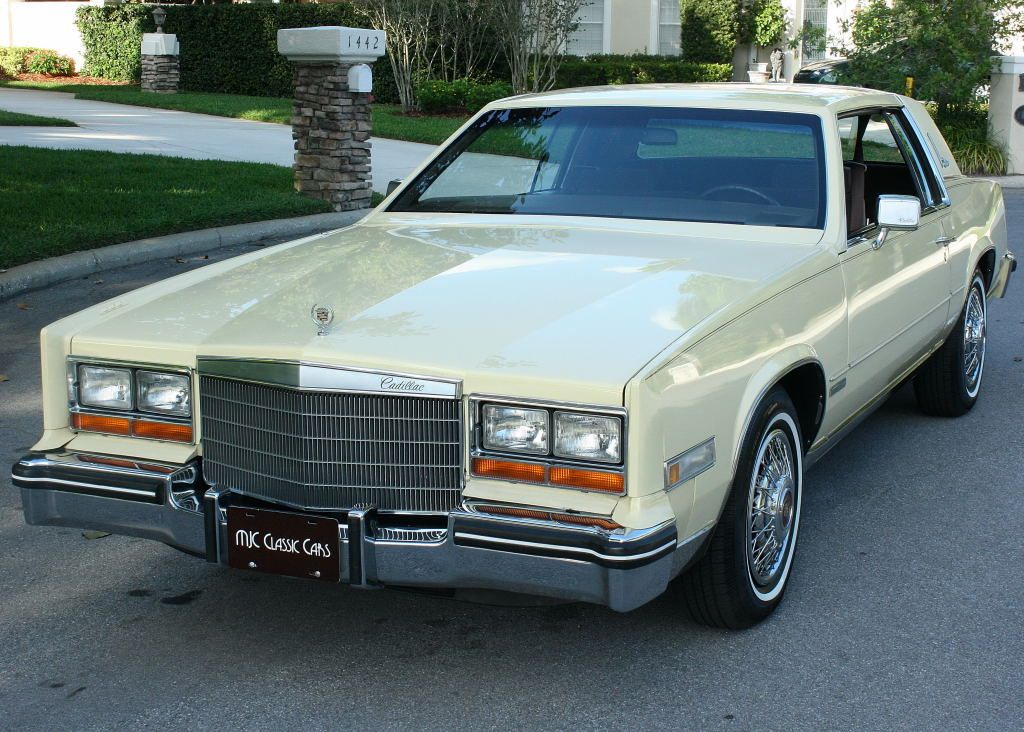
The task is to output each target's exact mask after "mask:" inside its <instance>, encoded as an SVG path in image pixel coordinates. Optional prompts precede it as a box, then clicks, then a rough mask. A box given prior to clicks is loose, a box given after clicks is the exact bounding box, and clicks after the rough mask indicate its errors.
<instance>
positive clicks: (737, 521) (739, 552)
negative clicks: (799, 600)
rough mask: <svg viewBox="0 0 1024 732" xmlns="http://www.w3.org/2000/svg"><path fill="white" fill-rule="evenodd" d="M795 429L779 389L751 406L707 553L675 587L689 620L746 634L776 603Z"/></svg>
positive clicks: (792, 525) (786, 561)
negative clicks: (752, 410)
mask: <svg viewBox="0 0 1024 732" xmlns="http://www.w3.org/2000/svg"><path fill="white" fill-rule="evenodd" d="M800 445H801V442H800V428H799V427H798V425H797V421H796V409H795V408H794V407H793V403H792V402H791V401H790V399H789V395H788V394H786V392H785V390H783V389H776V390H774V391H773V392H771V393H770V394H769V395H768V396H767V397H766V398H765V400H764V401H763V402H762V404H761V405H760V406H759V407H758V409H757V412H756V413H755V415H754V419H753V420H752V423H751V425H750V428H749V429H748V432H747V435H746V437H745V438H744V440H743V445H742V447H741V450H740V459H739V462H738V465H737V471H736V475H735V477H734V478H733V483H732V487H731V489H730V492H729V497H728V499H727V500H726V504H725V508H724V509H723V511H722V516H721V518H720V519H719V522H718V526H717V527H716V528H715V532H714V534H713V536H712V538H711V541H710V544H709V546H708V550H707V553H706V554H705V555H704V557H703V558H702V559H701V560H700V561H699V562H698V563H697V565H696V566H695V567H694V568H693V569H691V570H690V572H688V573H687V574H686V575H685V576H684V577H683V578H682V581H681V582H680V590H681V591H682V592H683V593H684V596H685V602H686V605H687V608H688V610H689V612H690V614H691V615H692V616H693V618H694V619H695V620H697V621H698V622H701V623H704V624H706V625H714V626H718V627H722V628H733V629H739V628H747V627H750V626H751V625H754V624H755V623H758V622H760V621H761V620H763V619H765V618H766V617H768V615H770V614H771V613H772V611H773V610H774V609H775V608H776V606H778V604H779V602H781V601H782V596H783V594H784V593H785V591H786V584H787V582H788V580H789V576H790V572H791V570H792V567H793V556H794V553H795V552H796V540H797V534H798V531H799V528H800V508H801V502H802V492H803V465H802V454H801V450H800Z"/></svg>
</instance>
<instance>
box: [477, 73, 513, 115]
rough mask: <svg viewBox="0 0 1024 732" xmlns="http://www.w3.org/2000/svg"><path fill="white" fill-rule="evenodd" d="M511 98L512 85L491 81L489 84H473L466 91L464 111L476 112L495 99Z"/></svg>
mask: <svg viewBox="0 0 1024 732" xmlns="http://www.w3.org/2000/svg"><path fill="white" fill-rule="evenodd" d="M509 96H512V85H511V84H509V83H508V82H504V81H492V82H491V83H490V84H481V83H475V84H472V85H470V87H469V89H468V90H467V91H466V109H467V110H468V111H470V112H477V111H479V110H481V109H483V108H484V107H486V106H487V105H488V104H490V103H491V102H493V101H494V100H496V99H504V98H505V97H509Z"/></svg>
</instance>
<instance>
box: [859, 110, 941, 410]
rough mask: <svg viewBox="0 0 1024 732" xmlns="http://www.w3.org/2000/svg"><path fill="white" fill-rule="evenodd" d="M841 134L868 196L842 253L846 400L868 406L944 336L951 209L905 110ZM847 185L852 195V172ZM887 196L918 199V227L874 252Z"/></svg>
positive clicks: (893, 235) (865, 118)
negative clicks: (877, 218) (947, 227)
mask: <svg viewBox="0 0 1024 732" xmlns="http://www.w3.org/2000/svg"><path fill="white" fill-rule="evenodd" d="M839 130H840V136H841V138H843V139H842V143H843V151H844V168H852V167H853V166H856V167H857V168H859V169H860V173H859V174H858V175H861V176H862V177H863V181H862V183H863V188H862V193H863V196H864V210H863V211H862V212H861V213H860V216H861V221H860V222H859V224H858V225H856V226H854V227H853V228H854V230H853V231H850V232H849V240H848V242H847V247H846V250H845V251H844V252H843V253H842V255H841V262H842V270H843V277H844V281H845V286H846V294H847V302H848V316H849V341H850V343H849V367H848V371H847V373H846V384H845V386H846V388H848V389H849V393H847V394H846V395H844V396H845V399H844V401H847V403H848V404H864V403H867V402H868V401H869V400H871V399H872V398H874V397H875V396H876V395H877V394H878V393H879V392H881V391H883V390H884V389H885V388H886V387H887V386H889V385H890V384H891V383H892V381H893V380H894V379H896V378H898V377H899V376H901V375H902V374H903V372H904V371H905V370H906V369H907V368H909V367H910V366H911V365H913V363H914V362H915V361H916V360H917V359H918V358H919V357H920V356H921V355H922V354H924V353H925V352H927V351H928V350H929V348H930V347H931V346H932V345H933V344H934V343H935V341H936V339H937V338H938V337H939V335H940V334H941V332H942V329H943V326H944V324H945V322H946V313H947V310H948V305H949V296H950V293H949V271H948V269H949V264H948V262H947V258H948V257H947V252H946V242H947V238H946V231H945V222H944V219H945V218H946V215H947V213H948V209H947V208H946V206H945V205H944V204H943V200H942V199H943V196H942V194H941V192H940V191H939V190H938V186H937V184H936V183H935V181H934V175H930V174H929V172H928V171H926V169H925V166H926V165H928V164H929V162H928V161H927V160H926V159H925V157H924V155H923V152H922V150H921V147H920V144H919V142H918V141H917V140H916V138H914V137H913V134H914V133H913V130H912V129H911V127H910V125H909V123H908V122H907V120H906V118H905V117H904V116H903V113H902V111H900V110H895V109H893V110H878V111H876V112H874V113H869V114H865V113H863V112H861V113H858V114H856V115H854V116H852V117H844V118H843V119H840V120H839ZM847 181H848V191H849V187H850V186H849V181H850V175H849V174H847ZM886 194H890V195H892V194H895V195H915V196H917V197H918V198H919V199H920V200H921V222H920V226H919V227H918V228H917V229H916V230H913V231H899V232H897V231H892V232H890V233H889V235H888V236H887V237H886V238H885V240H884V243H883V244H882V245H881V246H880V247H877V248H876V247H875V246H873V243H874V242H875V239H876V237H877V236H878V234H879V230H878V226H877V224H876V223H875V219H874V215H875V213H876V210H877V201H878V196H880V195H886ZM847 197H848V199H849V198H850V196H849V193H848V196H847ZM850 205H851V204H849V203H848V207H849V206H850ZM853 208H854V209H856V202H854V203H853ZM851 213H852V215H854V216H856V215H857V213H856V211H855V210H854V211H853V212H848V215H851Z"/></svg>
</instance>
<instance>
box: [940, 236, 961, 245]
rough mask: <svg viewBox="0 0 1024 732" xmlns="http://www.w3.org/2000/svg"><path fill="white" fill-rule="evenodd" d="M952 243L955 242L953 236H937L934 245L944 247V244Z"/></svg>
mask: <svg viewBox="0 0 1024 732" xmlns="http://www.w3.org/2000/svg"><path fill="white" fill-rule="evenodd" d="M952 241H956V237H955V236H939V237H936V238H935V243H936V244H938V245H939V246H945V245H946V244H949V243H950V242H952Z"/></svg>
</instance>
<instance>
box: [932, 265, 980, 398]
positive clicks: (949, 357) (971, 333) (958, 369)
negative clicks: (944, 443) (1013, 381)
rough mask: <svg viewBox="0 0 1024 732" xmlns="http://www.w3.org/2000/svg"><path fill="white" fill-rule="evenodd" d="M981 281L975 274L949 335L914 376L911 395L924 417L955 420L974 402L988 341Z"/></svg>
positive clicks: (977, 272) (978, 275) (977, 274)
mask: <svg viewBox="0 0 1024 732" xmlns="http://www.w3.org/2000/svg"><path fill="white" fill-rule="evenodd" d="M987 320H988V302H987V300H986V298H985V280H984V279H983V278H982V276H981V272H980V270H979V271H976V272H975V273H974V278H973V279H972V280H971V287H970V289H969V290H968V291H967V301H966V302H965V303H964V308H963V310H962V311H961V312H960V319H959V320H958V321H957V324H956V326H955V327H954V328H953V332H951V333H950V334H949V337H947V338H946V341H945V343H943V344H942V346H941V347H940V348H939V350H937V351H936V352H935V353H933V354H932V355H931V357H930V358H929V359H928V360H927V361H926V362H925V363H924V365H923V366H922V367H921V369H920V371H918V373H917V375H916V376H915V377H914V395H915V396H916V397H917V403H918V406H920V408H921V411H923V412H925V413H926V414H933V415H935V416H937V417H959V416H960V415H962V414H966V413H967V412H969V411H970V410H971V407H973V406H974V403H975V402H976V401H978V393H979V392H980V391H981V379H982V376H984V374H985V346H986V345H987V341H988V331H987V327H988V322H987Z"/></svg>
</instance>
